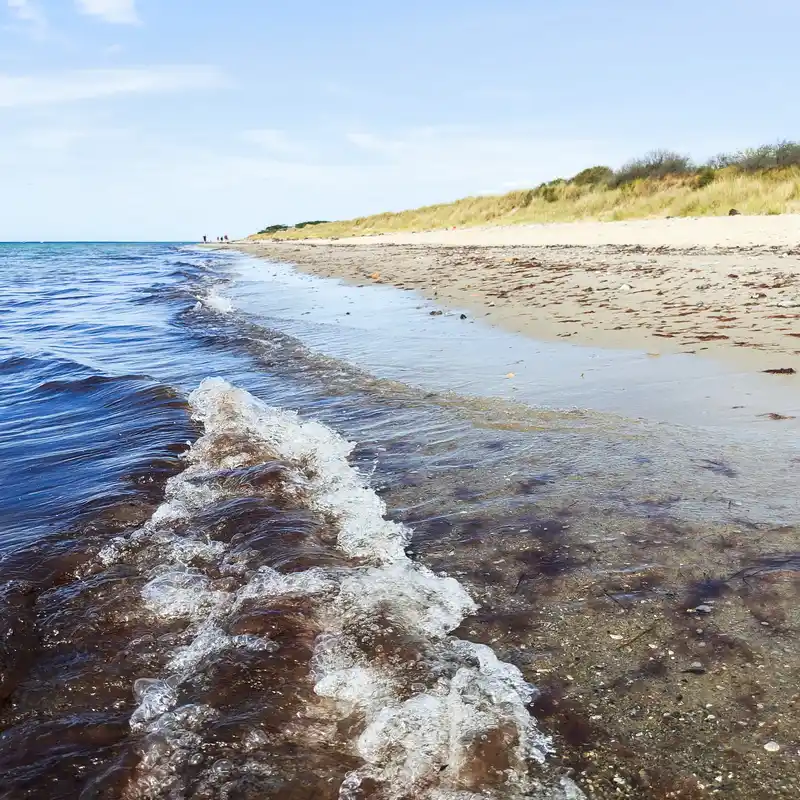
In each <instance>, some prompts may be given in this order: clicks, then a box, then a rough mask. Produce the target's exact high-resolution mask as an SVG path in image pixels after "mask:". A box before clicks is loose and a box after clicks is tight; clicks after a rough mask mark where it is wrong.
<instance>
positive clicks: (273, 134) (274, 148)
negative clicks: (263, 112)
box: [241, 128, 308, 156]
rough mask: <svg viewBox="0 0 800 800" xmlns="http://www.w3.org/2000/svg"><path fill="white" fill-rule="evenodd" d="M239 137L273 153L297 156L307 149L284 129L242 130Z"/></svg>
mask: <svg viewBox="0 0 800 800" xmlns="http://www.w3.org/2000/svg"><path fill="white" fill-rule="evenodd" d="M241 138H242V139H244V141H246V142H250V143H251V144H255V145H258V146H259V147H260V148H262V149H263V150H266V151H267V152H269V153H273V154H275V155H284V156H297V155H301V154H304V153H306V152H307V149H308V148H306V147H305V146H304V145H302V144H300V143H298V142H297V141H296V140H294V139H292V138H291V137H290V136H289V135H288V134H287V133H286V131H281V130H276V129H275V128H259V129H256V130H249V131H244V132H243V133H242V135H241Z"/></svg>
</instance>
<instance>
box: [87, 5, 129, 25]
mask: <svg viewBox="0 0 800 800" xmlns="http://www.w3.org/2000/svg"><path fill="white" fill-rule="evenodd" d="M76 5H77V6H78V10H79V11H80V12H81V13H82V14H88V15H89V16H93V17H99V18H100V19H102V20H103V21H104V22H111V23H114V24H117V25H138V24H139V15H138V14H137V13H136V0H76Z"/></svg>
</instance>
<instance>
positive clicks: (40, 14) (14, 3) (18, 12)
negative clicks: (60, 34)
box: [6, 0, 47, 33]
mask: <svg viewBox="0 0 800 800" xmlns="http://www.w3.org/2000/svg"><path fill="white" fill-rule="evenodd" d="M6 2H7V4H8V8H9V10H10V12H11V13H12V14H13V15H14V16H15V17H16V18H17V19H18V20H20V21H21V22H25V23H28V24H29V25H31V27H32V28H33V30H34V32H36V33H43V32H44V31H45V29H46V28H47V17H46V16H45V13H44V11H42V9H41V8H39V6H38V5H36V3H34V2H32V0H6Z"/></svg>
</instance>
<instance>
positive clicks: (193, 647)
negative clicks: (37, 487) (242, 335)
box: [103, 379, 581, 800]
mask: <svg viewBox="0 0 800 800" xmlns="http://www.w3.org/2000/svg"><path fill="white" fill-rule="evenodd" d="M190 403H191V406H192V408H193V411H194V414H195V416H196V417H197V418H198V419H199V420H200V421H202V422H203V424H204V426H205V434H204V436H203V437H201V438H200V439H199V440H198V442H196V443H195V445H194V447H193V448H192V451H191V453H190V454H189V456H188V463H189V466H188V467H187V469H186V470H185V471H184V473H182V474H181V475H178V476H176V477H174V478H172V479H171V480H170V481H169V484H168V488H167V498H166V500H165V502H164V504H163V505H162V506H161V507H160V508H159V509H158V510H157V511H156V513H155V514H154V515H153V518H152V519H151V520H150V522H148V523H147V524H146V525H145V527H144V529H143V533H140V534H136V535H138V536H142V535H144V536H149V537H150V538H151V540H153V541H156V542H157V543H158V546H159V548H161V550H159V552H160V553H162V556H163V558H164V561H163V562H162V563H161V564H160V565H159V567H158V569H156V570H155V571H154V573H153V574H152V576H151V579H150V580H149V582H148V583H147V584H146V585H145V587H144V588H143V590H142V599H143V601H144V603H145V606H146V608H148V610H149V611H150V613H152V614H154V615H156V616H158V617H161V618H164V619H174V618H176V617H183V618H186V619H187V620H188V621H189V623H190V627H189V628H188V629H187V632H186V635H185V641H184V642H183V643H182V644H181V645H180V646H179V647H177V648H176V649H175V650H174V651H173V653H172V655H171V657H170V658H168V659H167V662H166V666H165V672H164V674H162V675H159V676H156V677H154V678H151V679H148V680H146V681H145V682H142V681H139V682H137V688H136V694H137V698H138V700H139V707H138V708H137V710H136V711H135V712H134V714H133V717H132V718H131V724H132V726H134V727H136V728H138V729H139V730H148V731H156V730H159V729H161V728H164V726H166V728H168V729H169V730H170V731H171V732H172V734H171V735H173V736H178V733H177V732H176V731H178V729H179V728H180V724H181V719H182V717H181V715H180V714H179V713H178V712H179V711H180V709H176V707H175V706H176V704H177V702H178V693H177V688H178V687H179V686H180V684H181V683H182V682H183V681H185V680H187V679H188V678H189V677H191V676H192V675H193V674H196V673H197V672H199V671H202V670H203V669H204V667H205V665H206V664H207V663H209V662H210V661H213V659H214V658H216V657H217V656H218V655H219V654H220V653H222V652H223V651H228V650H230V649H231V648H235V647H245V648H251V649H253V648H255V649H258V648H261V649H274V648H275V647H276V645H275V644H274V643H272V642H269V641H268V640H266V639H262V638H259V637H254V636H244V637H241V636H240V637H235V636H233V637H232V636H229V635H228V634H226V632H225V629H224V620H225V618H226V616H227V615H229V614H231V613H232V612H233V611H235V610H236V609H237V608H239V607H240V606H242V604H244V603H246V602H248V603H251V602H253V601H254V600H255V601H261V602H264V603H267V604H268V603H269V600H270V599H272V598H278V597H285V596H287V595H296V596H300V597H303V598H305V599H308V600H309V601H310V602H311V603H312V607H313V608H315V612H314V613H315V616H316V624H317V625H318V627H319V628H321V629H322V630H323V631H324V633H322V634H321V635H319V636H318V637H317V640H316V643H315V647H314V655H313V659H312V663H311V664H310V665H309V669H310V670H311V673H312V676H313V678H314V680H315V691H316V693H317V694H318V695H319V696H320V697H321V698H327V699H328V701H330V703H331V704H332V710H333V709H337V710H338V715H339V716H340V717H341V718H345V717H348V716H350V715H351V714H353V712H357V715H358V716H359V717H360V718H362V719H363V726H362V729H361V732H360V733H359V734H358V736H357V739H356V740H355V741H354V742H353V744H352V746H353V749H354V751H355V752H357V753H358V754H359V756H360V757H361V759H362V760H363V767H362V768H360V769H358V770H356V771H354V772H352V773H350V774H349V775H348V776H347V777H346V779H345V781H344V782H343V784H342V787H341V790H340V798H341V800H348V798H351V797H352V798H354V797H356V796H358V787H359V786H360V784H361V782H362V781H363V780H364V779H366V778H372V779H375V780H377V781H379V782H380V783H381V784H382V785H383V786H385V787H387V788H386V790H385V791H386V794H382V795H381V796H382V797H386V798H387V799H388V798H400V797H406V796H408V795H409V794H413V793H415V792H416V793H419V792H424V796H426V797H431V798H439V800H471V799H472V798H478V797H480V798H483V800H486V798H495V799H496V800H521V798H528V797H541V798H567V797H569V798H576V797H580V796H581V795H580V793H579V792H578V790H577V789H576V788H575V787H574V786H572V784H570V783H569V782H568V781H567V782H565V783H563V785H561V786H558V785H555V783H554V782H553V781H547V782H546V785H545V784H544V783H542V778H541V775H545V774H546V773H541V775H539V777H535V776H536V775H537V774H539V773H537V770H536V765H537V764H539V765H541V764H542V763H543V762H544V761H545V757H546V755H547V754H548V752H549V751H550V748H551V745H550V741H549V740H548V738H547V737H545V736H544V735H542V734H541V732H540V731H539V730H538V729H537V727H536V723H535V720H534V719H533V718H532V717H531V716H530V715H529V713H528V711H527V708H526V706H527V705H528V703H529V702H530V700H531V698H532V697H533V695H534V693H535V689H534V688H533V687H532V686H530V685H529V684H527V683H526V682H525V680H524V678H523V676H522V674H521V673H520V672H519V670H518V669H517V668H516V667H514V666H512V665H510V664H506V663H504V662H501V661H500V660H498V659H497V657H496V655H495V654H494V653H493V652H492V650H491V649H490V648H488V647H485V646H483V645H478V644H473V643H470V642H465V641H461V640H459V639H456V638H454V637H452V636H450V635H449V634H450V632H451V631H452V630H453V629H455V628H456V627H458V625H459V624H460V623H461V621H462V620H463V619H464V618H465V617H466V616H468V615H469V614H472V613H474V612H475V610H476V608H477V607H476V605H475V603H474V602H473V600H472V599H471V598H470V597H469V595H468V593H467V592H466V591H465V589H464V588H463V587H462V586H461V585H460V584H459V583H458V582H457V581H456V580H455V579H453V578H450V577H446V576H442V575H436V574H434V573H433V572H431V571H430V570H428V569H426V568H425V567H423V566H421V565H418V564H415V563H414V562H412V561H411V560H410V559H409V558H408V557H407V556H406V554H405V546H406V545H407V544H408V542H409V540H410V535H411V533H410V531H409V530H408V529H407V528H405V527H404V526H403V525H400V524H398V523H394V522H389V521H387V520H386V519H384V514H385V512H386V508H385V506H384V504H383V502H382V501H381V499H380V498H379V497H378V496H377V495H376V494H375V493H374V492H373V491H372V490H371V489H370V488H369V486H368V485H367V483H366V480H365V479H364V478H363V476H361V475H360V474H359V473H358V472H357V471H356V470H355V469H353V468H352V467H351V466H350V464H349V463H348V461H347V457H348V455H349V453H350V452H351V450H352V445H351V444H350V443H348V442H347V441H345V440H344V439H343V438H342V437H341V436H339V435H338V434H336V433H335V432H334V431H332V430H331V429H329V428H327V427H326V426H324V425H322V424H320V423H318V422H313V421H304V420H302V419H300V418H299V417H298V415H297V414H295V413H293V412H290V411H284V410H280V409H275V408H271V407H269V406H266V405H265V404H263V403H261V402H260V401H258V400H257V399H256V398H254V397H253V396H252V395H250V394H249V393H247V392H245V391H243V390H241V389H237V388H235V387H233V386H231V385H230V384H228V383H226V382H225V381H223V380H220V379H207V380H205V381H203V383H202V384H201V385H200V387H199V388H198V389H197V390H195V391H194V392H193V393H192V395H191V396H190ZM232 442H233V443H240V444H239V448H238V450H237V446H236V445H235V444H234V445H231V443H232ZM220 443H224V446H221V445H220ZM253 452H256V453H263V454H264V460H268V459H275V460H278V461H280V462H282V463H283V464H285V465H286V467H287V468H288V470H289V476H288V480H289V482H290V484H291V485H292V486H294V487H295V489H296V490H297V491H298V492H301V493H302V499H303V501H304V502H305V504H306V505H307V506H308V507H309V508H310V509H311V510H312V511H314V512H316V513H317V514H318V515H319V516H320V517H322V518H324V519H326V520H328V521H333V523H334V525H335V528H336V530H337V535H338V548H339V550H340V551H341V552H342V554H343V555H345V556H349V557H352V558H354V559H355V560H354V563H353V565H352V566H350V567H337V568H335V569H321V568H314V569H309V570H307V571H305V572H297V573H291V574H281V573H279V572H277V571H276V570H274V569H271V568H269V567H261V568H260V569H258V570H256V571H255V573H253V574H250V575H249V579H248V580H247V582H246V583H244V584H243V585H241V586H240V588H239V589H238V590H236V591H225V590H221V589H219V588H216V587H215V585H214V582H213V581H211V579H209V578H208V577H207V576H205V575H203V574H202V573H201V572H199V571H198V570H196V569H194V568H193V567H191V566H189V561H190V560H191V559H190V558H187V556H190V554H194V555H197V554H202V555H203V556H205V557H208V558H213V559H214V560H215V561H216V562H217V563H218V564H219V565H220V567H224V565H225V562H226V559H227V558H228V556H227V555H226V552H225V548H224V546H223V545H221V544H220V543H219V542H209V541H207V540H205V539H204V538H202V537H201V538H198V539H195V538H193V534H192V530H193V527H192V525H191V524H188V523H189V521H191V519H192V518H193V517H194V516H195V515H197V513H198V512H199V511H201V510H202V509H203V508H205V507H206V506H207V505H209V504H210V503H213V502H215V501H216V500H218V499H220V498H221V497H223V496H224V492H225V490H224V489H223V488H221V486H222V484H220V482H216V483H215V482H214V480H213V476H214V475H215V474H217V473H218V471H219V470H220V469H235V468H237V467H241V466H248V465H249V462H248V459H251V460H252V458H253ZM298 496H299V495H298ZM136 535H135V536H136ZM170 542H171V544H170ZM125 553H126V549H125V546H124V544H122V543H120V542H115V543H112V545H111V546H110V547H109V548H107V552H105V553H104V555H103V560H104V562H105V563H109V562H110V561H113V560H115V559H116V558H122V557H124V555H125ZM376 636H378V637H389V639H390V640H391V639H392V637H393V636H394V637H397V640H398V641H402V642H406V643H409V646H408V647H403V648H400V650H398V654H394V655H393V654H392V653H391V652H387V653H386V654H385V657H380V658H379V657H377V656H375V657H374V658H373V656H370V655H367V654H368V653H369V652H371V651H370V649H369V648H368V647H366V648H365V647H364V642H366V641H370V640H371V639H372V638H374V637H376ZM389 650H391V644H390V645H389ZM376 652H377V651H376ZM409 654H410V655H409ZM409 659H410V660H409ZM416 672H419V674H420V675H421V676H422V677H414V676H415V675H416ZM410 675H411V677H409V676H410ZM187 719H189V720H191V719H194V717H193V716H192V715H189V716H188V717H187ZM190 727H192V726H190ZM186 735H187V736H189V738H190V739H191V737H196V736H198V735H199V733H198V732H197V729H196V727H192V730H188V731H186ZM491 736H494V737H495V739H496V738H497V737H500V739H501V744H502V745H503V746H504V747H505V748H506V752H505V755H504V759H503V763H502V764H501V765H500V767H499V768H498V769H499V770H500V778H497V776H496V775H495V776H494V778H493V783H492V786H490V787H484V786H483V785H481V776H480V775H478V776H477V777H475V776H474V775H473V772H474V762H475V759H476V752H477V751H479V750H480V746H481V745H480V742H481V741H482V740H484V739H486V738H487V737H491ZM154 746H155V745H154ZM159 746H161V745H159ZM159 752H160V751H159ZM159 752H154V753H153V754H151V761H153V763H154V764H155V763H156V762H158V763H159V764H160V763H161V762H160V761H159V759H160V758H161V757H162V756H161V755H159ZM162 755H163V754H162ZM162 766H163V765H162ZM160 768H161V767H159V769H160ZM159 774H160V773H159ZM470 775H473V779H474V781H475V782H476V784H475V786H474V787H471V786H470V782H469V781H470V778H469V776H470ZM465 787H468V788H469V790H466V789H465ZM473 788H474V790H475V791H474V792H473V791H472V789H473ZM569 792H572V794H569ZM574 792H578V793H577V794H575V793H574ZM420 796H422V795H420Z"/></svg>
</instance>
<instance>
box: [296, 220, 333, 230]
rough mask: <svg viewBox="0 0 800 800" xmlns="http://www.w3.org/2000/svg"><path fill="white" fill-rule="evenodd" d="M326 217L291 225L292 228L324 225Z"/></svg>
mask: <svg viewBox="0 0 800 800" xmlns="http://www.w3.org/2000/svg"><path fill="white" fill-rule="evenodd" d="M327 222H328V220H327V219H311V220H308V221H307V222H298V223H297V224H296V225H293V226H292V227H293V228H305V227H307V226H308V225H325V223H327Z"/></svg>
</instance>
